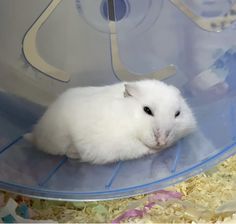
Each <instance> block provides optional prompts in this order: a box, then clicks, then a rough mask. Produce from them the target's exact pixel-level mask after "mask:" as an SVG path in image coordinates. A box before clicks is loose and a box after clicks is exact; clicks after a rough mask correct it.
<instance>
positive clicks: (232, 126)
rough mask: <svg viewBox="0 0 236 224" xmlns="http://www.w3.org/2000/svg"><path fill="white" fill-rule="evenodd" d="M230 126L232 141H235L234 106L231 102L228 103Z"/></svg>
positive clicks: (235, 121)
mask: <svg viewBox="0 0 236 224" xmlns="http://www.w3.org/2000/svg"><path fill="white" fill-rule="evenodd" d="M229 110H230V116H229V117H230V122H229V123H230V124H231V131H232V140H233V141H236V119H235V116H236V114H235V105H234V103H233V102H232V101H231V102H230V108H229Z"/></svg>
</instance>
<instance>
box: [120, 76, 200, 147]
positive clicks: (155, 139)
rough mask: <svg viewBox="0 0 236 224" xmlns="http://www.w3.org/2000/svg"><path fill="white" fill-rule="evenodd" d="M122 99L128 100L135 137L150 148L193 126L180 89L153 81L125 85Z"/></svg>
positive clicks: (167, 142)
mask: <svg viewBox="0 0 236 224" xmlns="http://www.w3.org/2000/svg"><path fill="white" fill-rule="evenodd" d="M124 96H125V98H128V99H129V100H131V101H132V105H133V107H134V108H133V109H134V113H133V118H134V123H135V124H134V126H135V128H136V129H135V130H136V137H137V138H138V139H139V140H140V141H141V142H142V143H143V144H144V145H146V146H148V147H149V148H151V149H162V148H166V147H168V146H170V145H172V144H173V143H174V142H176V141H177V140H179V139H181V138H183V137H185V136H186V135H188V134H190V133H191V132H192V131H193V130H194V129H195V128H196V120H195V118H194V116H193V113H192V111H191V109H190V108H189V106H188V105H187V103H186V102H185V100H184V98H183V97H182V95H181V93H180V91H179V90H178V89H177V88H176V87H174V86H171V85H167V84H165V83H164V82H161V81H157V80H143V81H137V82H131V83H126V84H125V93H124Z"/></svg>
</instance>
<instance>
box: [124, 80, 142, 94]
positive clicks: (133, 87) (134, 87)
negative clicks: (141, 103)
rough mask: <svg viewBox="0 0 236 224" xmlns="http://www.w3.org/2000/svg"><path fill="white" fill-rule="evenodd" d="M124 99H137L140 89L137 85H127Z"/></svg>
mask: <svg viewBox="0 0 236 224" xmlns="http://www.w3.org/2000/svg"><path fill="white" fill-rule="evenodd" d="M124 85H125V92H124V97H130V96H132V97H137V96H138V95H139V88H138V86H137V85H136V84H135V83H126V84H124Z"/></svg>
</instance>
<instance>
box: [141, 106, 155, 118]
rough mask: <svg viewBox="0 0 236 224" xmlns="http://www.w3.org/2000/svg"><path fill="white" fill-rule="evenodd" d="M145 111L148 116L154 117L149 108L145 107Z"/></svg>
mask: <svg viewBox="0 0 236 224" xmlns="http://www.w3.org/2000/svg"><path fill="white" fill-rule="evenodd" d="M143 110H144V112H145V113H146V114H148V115H150V116H153V113H152V111H151V109H150V108H149V107H143Z"/></svg>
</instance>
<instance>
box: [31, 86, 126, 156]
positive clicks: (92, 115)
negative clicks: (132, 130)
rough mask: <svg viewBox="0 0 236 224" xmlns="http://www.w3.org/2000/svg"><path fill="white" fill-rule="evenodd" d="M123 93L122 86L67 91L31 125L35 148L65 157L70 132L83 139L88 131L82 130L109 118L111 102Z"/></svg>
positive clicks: (68, 145) (69, 143) (79, 88)
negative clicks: (33, 126)
mask: <svg viewBox="0 0 236 224" xmlns="http://www.w3.org/2000/svg"><path fill="white" fill-rule="evenodd" d="M123 91H124V86H123V85H122V83H119V84H115V85H111V86H104V87H78V88H71V89H68V90H67V91H65V92H64V93H63V94H62V95H60V96H59V97H58V99H57V100H56V101H55V102H54V103H52V104H51V105H50V106H49V108H48V109H47V111H46V112H45V114H44V115H43V117H42V118H41V120H40V121H39V122H38V124H37V125H36V126H35V128H34V131H33V135H34V139H35V143H36V145H37V146H38V147H39V148H40V149H42V150H44V151H46V152H49V153H51V154H62V155H63V154H65V151H66V150H67V149H68V148H69V147H70V145H71V141H72V139H71V136H72V135H73V133H71V132H76V133H77V135H78V136H81V138H83V134H84V133H87V132H88V130H86V129H88V128H90V127H92V126H94V125H97V126H98V123H99V122H100V121H101V117H105V116H109V114H108V113H107V112H108V111H109V108H111V103H113V100H112V99H119V98H122V96H123V95H122V94H123ZM99 120H100V121H99ZM101 122H102V121H101ZM102 125H104V124H102ZM82 130H83V132H82V133H79V132H81V131H82Z"/></svg>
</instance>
